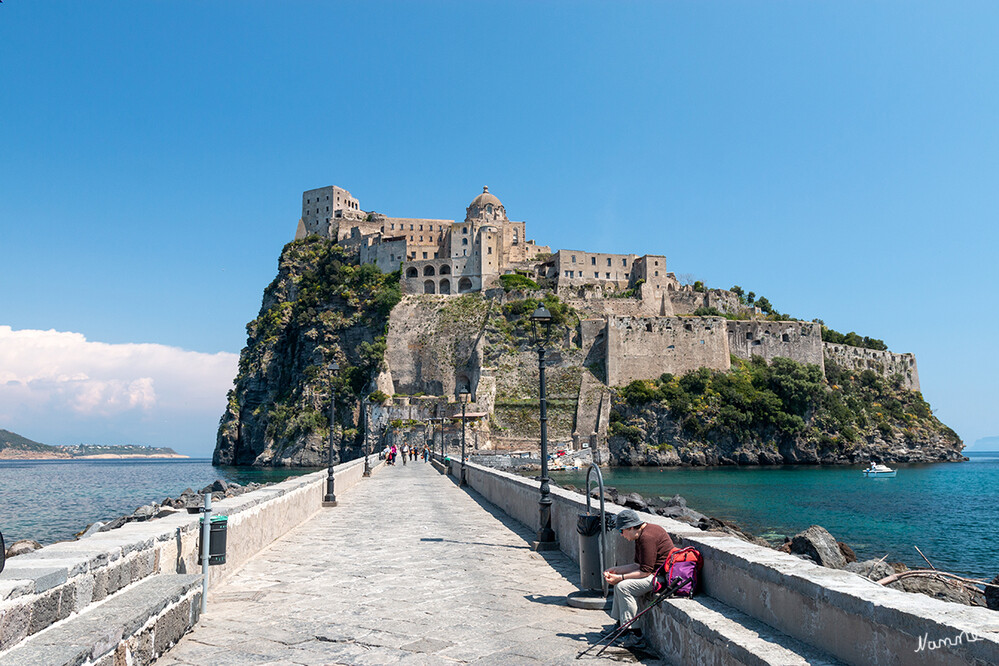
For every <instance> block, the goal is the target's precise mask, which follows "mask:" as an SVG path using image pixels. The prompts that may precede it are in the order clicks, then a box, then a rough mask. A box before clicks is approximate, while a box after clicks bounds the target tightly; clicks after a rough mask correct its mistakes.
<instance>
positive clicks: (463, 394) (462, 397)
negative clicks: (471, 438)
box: [458, 386, 472, 486]
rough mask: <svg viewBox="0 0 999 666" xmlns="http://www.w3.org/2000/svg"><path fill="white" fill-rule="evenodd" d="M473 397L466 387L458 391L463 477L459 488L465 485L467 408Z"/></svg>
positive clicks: (461, 476) (459, 481)
mask: <svg viewBox="0 0 999 666" xmlns="http://www.w3.org/2000/svg"><path fill="white" fill-rule="evenodd" d="M471 395H472V394H471V393H469V392H468V388H466V387H464V386H462V387H461V388H460V389H458V400H459V401H461V475H460V477H459V480H458V485H459V486H463V485H465V406H466V405H467V404H468V400H469V398H470V397H471Z"/></svg>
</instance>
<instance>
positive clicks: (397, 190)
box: [0, 0, 999, 455]
mask: <svg viewBox="0 0 999 666" xmlns="http://www.w3.org/2000/svg"><path fill="white" fill-rule="evenodd" d="M997 14H999V7H997V6H996V5H994V4H993V3H984V2H981V3H978V2H952V3H920V2H808V3H792V2H772V3H768V2H752V3H750V2H734V3H728V2H712V3H701V2H689V3H677V2H671V3H640V2H623V3H606V2H600V3H597V2H546V3H536V2H531V3H509V2H508V3H490V2H475V3H469V2H403V3H384V2H364V3H330V2H295V1H290V0H283V1H282V2H280V3H278V2H270V3H265V2H241V3H204V2H178V1H174V2H169V3H168V2H151V1H150V2H142V3H120V2H118V3H110V2H100V1H97V2H87V3H80V2H46V1H44V0H32V1H31V2H28V1H27V0H7V1H6V2H4V3H3V4H2V5H0V63H2V66H0V103H2V114H0V256H2V258H3V260H2V262H0V345H2V346H0V360H3V363H0V387H6V388H2V390H0V421H2V422H0V428H7V429H9V430H14V431H16V432H19V433H21V434H23V435H26V436H28V437H31V438H33V439H37V440H39V441H43V442H47V443H53V444H70V443H77V442H81V441H83V442H95V443H96V442H119V443H125V442H135V443H143V444H151V445H167V446H174V448H176V449H177V450H179V451H183V452H185V453H190V454H196V455H208V454H210V452H211V450H212V447H213V445H214V438H215V428H216V425H217V422H218V417H219V416H220V415H221V411H222V407H223V405H224V400H225V391H226V389H227V388H228V385H229V383H230V382H231V379H232V376H231V375H232V374H234V371H235V358H236V355H237V354H238V352H239V350H240V349H241V348H242V346H243V345H244V344H245V339H246V335H245V329H244V325H245V324H246V322H248V321H250V320H251V319H253V318H254V317H255V316H256V313H257V310H258V308H259V306H260V298H261V294H262V291H263V288H264V287H265V286H266V285H267V283H268V282H270V280H271V279H272V278H273V277H274V274H275V272H276V267H277V258H278V254H279V252H280V250H281V247H282V245H283V244H284V243H286V242H287V241H288V240H290V239H291V238H292V237H293V235H294V231H295V224H296V222H297V219H298V216H299V213H300V197H301V193H302V191H303V190H305V189H310V188H314V187H321V186H324V185H330V184H336V185H339V186H341V187H345V188H347V189H348V190H350V191H351V192H352V193H353V194H354V196H356V197H358V198H359V199H360V202H361V207H362V208H363V209H365V210H377V211H379V212H383V213H386V214H388V215H396V216H411V217H443V218H450V219H454V218H460V217H462V216H463V215H464V209H465V206H466V205H467V204H468V202H469V201H470V200H471V199H472V198H473V197H474V196H475V195H476V194H477V193H478V192H481V188H482V186H483V185H489V186H490V191H491V192H493V193H495V194H496V195H497V196H499V197H500V199H501V200H502V201H503V203H504V205H505V206H506V209H507V212H508V214H509V215H510V217H511V218H513V219H519V220H525V221H526V222H527V223H528V233H529V236H530V237H533V238H535V239H536V240H538V241H539V242H541V243H544V244H549V245H551V246H553V247H554V248H559V247H571V248H578V249H584V250H585V249H590V250H602V251H610V252H634V253H639V254H641V253H645V252H650V253H659V254H664V255H666V257H667V261H668V262H669V264H670V269H671V270H673V271H675V272H676V273H678V274H690V275H693V276H696V278H697V279H701V280H703V281H704V282H705V283H706V284H708V285H709V286H713V287H730V286H732V285H733V284H739V285H741V286H743V287H744V288H746V289H747V290H753V291H755V292H756V293H757V294H759V295H764V296H766V297H767V298H768V299H769V300H770V301H771V302H772V303H773V304H774V305H775V306H776V307H777V308H778V309H779V310H781V311H782V312H787V313H790V314H792V315H795V316H797V317H799V318H802V319H811V318H813V317H821V318H822V319H823V320H824V321H825V322H826V323H827V325H829V326H831V327H833V328H835V329H837V330H840V331H842V332H844V333H845V332H848V331H851V330H853V331H856V332H858V333H860V334H861V335H869V336H872V337H876V338H881V339H883V340H885V342H887V344H888V345H889V347H890V348H891V349H892V350H893V351H900V352H913V353H915V354H916V357H917V361H918V366H919V373H920V379H921V382H922V388H923V393H924V396H925V397H926V398H927V399H928V400H929V401H930V403H931V405H932V406H933V408H934V409H935V410H936V413H937V415H938V416H939V417H940V418H941V419H942V420H943V421H944V422H945V423H947V424H948V425H950V426H952V427H953V428H954V429H955V430H957V432H958V433H959V434H960V435H961V436H962V437H963V438H964V439H965V441H966V443H968V444H972V443H973V442H974V441H975V440H977V439H979V438H982V437H986V436H993V435H999V423H997V419H999V417H997V416H996V414H997V410H996V409H995V402H996V401H995V397H996V388H995V377H997V376H999V360H997V358H996V356H995V354H994V352H993V350H992V349H991V347H992V345H991V343H992V342H993V341H994V340H995V332H996V331H997V330H999V326H997V323H999V322H997V317H999V315H997V312H996V308H995V303H996V293H997V292H999V270H997V269H996V267H995V264H994V254H995V248H996V245H997V243H996V241H997V235H999V234H997V231H996V225H995V217H996V210H997V207H999V206H997V204H999V188H997V187H996V183H997V180H999V122H997V121H996V118H999V89H997V87H996V85H995V82H996V81H997V80H999V71H997V70H999V58H997V50H999V47H997V42H996V40H995V37H994V28H995V26H996V25H997V24H999V16H997ZM3 327H7V328H8V329H9V330H5V329H4V328H3ZM42 332H51V333H42ZM136 345H151V346H150V347H141V348H138V347H136ZM3 347H6V355H4V351H3ZM137 349H138V350H141V349H146V350H147V351H149V350H152V352H155V353H151V355H146V356H143V355H141V354H138V355H137ZM53 350H58V351H53ZM151 356H154V357H155V358H156V359H158V360H157V361H155V362H153V361H150V360H149V359H150V358H151ZM4 366H6V368H5V367H4ZM147 380H149V381H147ZM185 387H186V388H185Z"/></svg>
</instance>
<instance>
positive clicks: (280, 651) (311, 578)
mask: <svg viewBox="0 0 999 666" xmlns="http://www.w3.org/2000/svg"><path fill="white" fill-rule="evenodd" d="M337 499H338V500H339V502H340V505H339V506H338V507H335V508H331V509H324V510H322V511H321V512H320V513H318V514H317V515H316V516H315V517H313V518H312V519H310V520H309V521H307V522H306V523H305V524H303V525H301V526H300V527H298V528H296V529H295V530H293V531H292V532H290V533H289V534H287V535H286V536H285V537H284V538H282V539H279V540H278V541H276V542H275V543H274V544H272V545H271V546H270V547H268V548H267V549H265V550H263V551H262V552H260V553H259V554H258V555H257V556H256V557H255V558H253V559H252V560H251V561H250V562H248V563H247V564H246V566H244V567H243V568H242V569H240V570H239V571H237V572H235V573H234V574H233V575H232V576H231V577H230V578H229V580H228V581H227V582H226V583H225V584H224V585H221V586H219V587H218V588H216V589H215V590H214V592H212V593H211V594H210V595H209V598H208V613H207V615H205V616H204V617H202V619H201V621H200V622H199V623H198V625H197V626H196V627H195V629H194V630H193V631H192V632H191V633H190V634H188V635H187V636H185V637H184V638H183V639H181V641H180V642H179V643H178V644H177V645H176V646H175V647H174V648H173V649H172V650H170V651H169V652H168V653H167V654H165V655H164V656H163V657H162V658H161V659H160V660H159V661H157V664H163V665H167V666H173V665H180V664H195V665H204V666H223V665H225V664H241V665H242V664H281V665H285V664H288V665H290V664H396V663H398V664H456V663H457V664H461V663H477V664H504V665H506V664H511V665H515V664H571V663H574V664H584V663H586V662H587V661H588V662H590V663H594V662H596V663H600V662H603V663H608V662H610V661H611V660H616V661H626V662H636V661H637V662H639V663H647V664H658V663H659V662H658V661H656V660H654V659H652V658H651V656H650V655H641V654H640V655H638V656H637V657H636V656H635V655H633V654H632V653H630V652H628V651H626V650H623V649H618V648H611V649H609V650H607V651H606V652H604V654H603V656H602V657H601V658H600V659H599V660H595V659H593V658H592V657H591V656H589V655H588V656H586V657H584V658H583V660H581V661H576V660H575V656H576V654H577V653H578V652H579V651H580V650H582V649H583V648H584V647H585V646H586V644H587V641H592V640H595V639H596V638H597V637H598V636H599V632H601V631H602V630H603V628H604V627H605V626H607V625H608V624H609V622H610V618H609V616H608V615H607V614H606V613H604V612H603V611H587V610H577V609H574V608H570V607H568V606H566V605H565V596H566V595H567V594H568V593H569V592H572V591H574V590H576V589H577V588H576V582H577V581H578V579H579V569H578V566H577V565H576V564H575V563H574V562H572V561H571V560H570V559H569V558H567V557H566V556H565V555H563V554H562V553H544V554H540V553H535V552H533V551H531V550H530V541H531V539H532V537H533V534H532V533H531V532H530V531H528V530H527V529H525V528H524V526H523V525H521V524H520V523H517V522H515V521H513V520H512V519H510V518H508V517H507V516H506V515H505V514H503V513H502V512H500V511H499V510H498V509H496V508H495V507H493V506H492V505H491V504H489V503H488V502H486V501H485V500H483V499H482V497H481V496H479V495H478V494H477V493H475V492H474V491H467V490H466V489H462V488H458V487H457V486H456V485H455V483H454V481H453V480H452V479H450V478H449V477H446V476H443V475H441V474H440V473H438V472H437V471H436V470H435V469H434V468H433V467H432V466H431V465H430V464H424V463H420V462H416V463H413V462H410V463H409V464H408V465H406V466H402V465H396V466H394V467H385V468H382V469H380V470H378V471H377V472H375V474H374V475H373V476H372V477H371V478H370V479H365V480H363V482H362V483H360V484H358V485H357V486H355V487H354V488H352V489H350V490H349V491H347V492H344V493H342V494H338V495H337ZM591 654H592V653H591ZM639 657H646V658H645V659H641V658H639Z"/></svg>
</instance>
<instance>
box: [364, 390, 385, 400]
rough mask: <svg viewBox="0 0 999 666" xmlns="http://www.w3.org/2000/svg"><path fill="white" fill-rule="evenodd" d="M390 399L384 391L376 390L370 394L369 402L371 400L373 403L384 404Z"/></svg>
mask: <svg viewBox="0 0 999 666" xmlns="http://www.w3.org/2000/svg"><path fill="white" fill-rule="evenodd" d="M388 399H389V396H388V394H386V393H384V392H383V391H379V390H374V391H372V392H371V393H369V394H368V400H370V401H371V402H377V403H383V402H385V401H386V400H388Z"/></svg>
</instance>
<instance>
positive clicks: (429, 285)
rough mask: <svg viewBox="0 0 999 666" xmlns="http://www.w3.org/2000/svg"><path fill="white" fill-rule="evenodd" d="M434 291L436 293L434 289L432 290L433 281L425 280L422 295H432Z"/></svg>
mask: <svg viewBox="0 0 999 666" xmlns="http://www.w3.org/2000/svg"><path fill="white" fill-rule="evenodd" d="M435 291H436V289H435V288H434V281H433V280H427V281H426V282H424V283H423V293H424V294H433V293H435Z"/></svg>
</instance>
